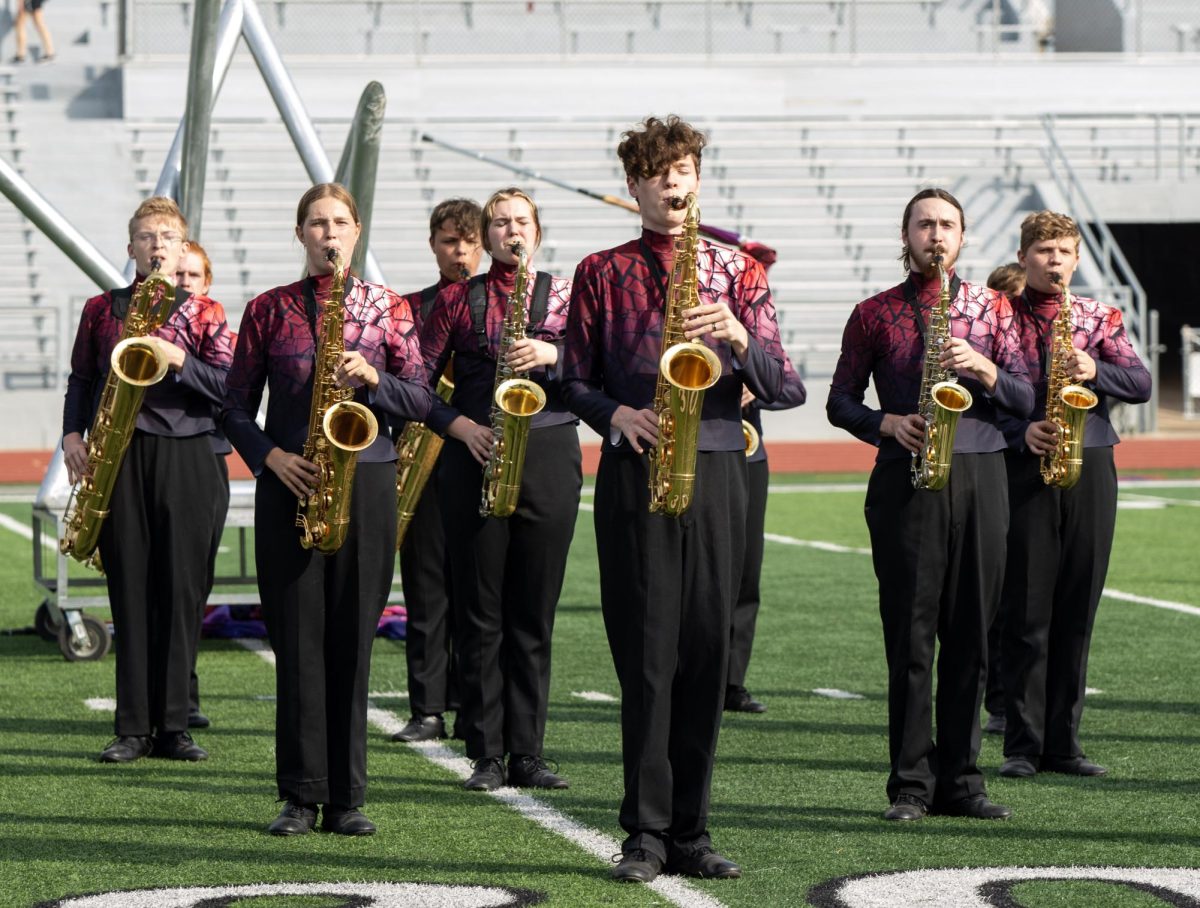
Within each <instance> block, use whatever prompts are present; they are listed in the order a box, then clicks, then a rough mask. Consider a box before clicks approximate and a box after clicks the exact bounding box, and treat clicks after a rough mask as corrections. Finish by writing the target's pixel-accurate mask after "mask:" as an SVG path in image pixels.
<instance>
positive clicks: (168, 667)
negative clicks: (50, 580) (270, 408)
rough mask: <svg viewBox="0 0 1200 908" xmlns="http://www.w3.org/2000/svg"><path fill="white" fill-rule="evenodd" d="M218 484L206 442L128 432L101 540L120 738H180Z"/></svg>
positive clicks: (184, 726)
mask: <svg viewBox="0 0 1200 908" xmlns="http://www.w3.org/2000/svg"><path fill="white" fill-rule="evenodd" d="M220 484H221V481H220V474H219V473H218V472H217V464H216V461H215V460H214V459H213V453H212V446H211V445H210V444H209V441H208V436H207V435H197V436H194V437H191V438H168V437H164V436H158V435H150V434H147V433H144V432H140V431H137V432H134V435H133V439H132V441H131V442H130V445H129V450H128V451H127V452H126V454H125V462H124V463H123V464H122V466H121V471H120V473H119V474H118V476H117V480H116V483H115V484H114V486H113V494H112V501H111V512H110V513H109V515H108V518H107V519H106V520H105V521H104V526H103V528H102V529H101V531H100V557H101V558H102V559H103V562H104V571H105V579H106V581H107V583H108V597H109V602H110V605H111V606H112V615H113V627H114V630H115V638H116V641H115V642H116V655H117V659H116V663H117V666H116V672H117V712H116V722H115V730H116V733H117V734H118V735H122V736H124V735H150V734H154V733H170V732H180V731H185V730H186V729H187V715H188V679H189V675H190V672H191V667H192V653H193V652H194V650H195V647H196V636H197V634H198V633H199V624H198V623H197V621H196V614H197V613H198V612H199V611H200V609H201V608H203V603H204V598H205V595H206V589H207V577H208V552H209V549H210V547H211V545H212V534H213V523H214V521H215V519H216V511H215V508H214V507H213V502H214V501H215V500H216V498H217V497H218V495H219V487H220Z"/></svg>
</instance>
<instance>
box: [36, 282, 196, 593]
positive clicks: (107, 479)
mask: <svg viewBox="0 0 1200 908" xmlns="http://www.w3.org/2000/svg"><path fill="white" fill-rule="evenodd" d="M160 267H161V262H160V261H159V260H158V259H153V260H152V261H151V273H150V276H149V277H147V278H146V279H145V280H144V281H142V283H141V284H139V285H138V289H137V292H136V293H135V294H134V295H133V298H132V299H131V300H130V303H129V312H128V313H127V314H126V315H125V324H124V327H123V328H122V330H121V340H120V341H119V342H118V343H117V345H116V347H114V348H113V352H112V357H111V358H110V360H109V364H110V368H109V371H108V377H107V378H106V379H105V381H104V391H103V392H102V393H101V395H100V405H99V406H98V407H97V409H96V415H95V417H94V418H93V419H92V427H91V429H90V430H89V431H88V462H87V467H86V468H85V470H84V473H83V476H82V477H80V479H79V482H78V483H76V485H75V488H74V489H73V490H72V491H71V499H70V501H69V502H68V504H67V511H66V514H65V515H64V517H63V534H62V538H61V539H59V541H58V547H59V550H60V551H61V552H63V553H64V554H66V555H70V556H71V557H72V558H74V559H76V560H77V561H82V562H83V563H84V564H86V565H87V566H88V567H92V568H95V569H96V570H98V571H99V570H103V569H102V566H101V564H100V552H99V551H97V545H98V544H99V542H100V527H101V526H103V524H104V518H106V517H107V516H108V505H109V501H110V500H111V499H112V491H113V486H114V484H115V483H116V481H117V474H118V473H120V472H121V463H122V461H124V459H125V452H126V450H128V448H129V442H130V441H131V440H132V439H133V430H134V425H135V424H136V422H137V415H138V411H139V410H140V409H141V408H142V400H143V398H145V396H146V389H147V388H148V387H150V386H151V385H153V384H157V383H158V382H160V381H162V378H163V376H164V375H166V374H167V359H166V357H165V356H163V355H162V354H161V353H160V352H159V351H158V349H157V348H156V347H155V346H154V345H153V344H151V343H149V342H147V341H146V336H147V335H148V334H150V333H151V332H152V331H155V330H157V329H158V328H160V327H162V324H163V322H164V321H166V317H167V313H168V312H169V310H170V307H171V301H172V300H173V299H174V298H175V285H174V284H172V283H171V281H170V279H169V278H168V277H167V276H166V275H164V274H163V273H162V272H161V271H160V270H159V268H160Z"/></svg>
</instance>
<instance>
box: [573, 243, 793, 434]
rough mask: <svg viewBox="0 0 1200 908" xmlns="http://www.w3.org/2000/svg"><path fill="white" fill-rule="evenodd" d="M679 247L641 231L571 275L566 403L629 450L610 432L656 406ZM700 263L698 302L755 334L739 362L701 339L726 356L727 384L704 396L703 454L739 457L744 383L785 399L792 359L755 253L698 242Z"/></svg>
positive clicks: (726, 348)
mask: <svg viewBox="0 0 1200 908" xmlns="http://www.w3.org/2000/svg"><path fill="white" fill-rule="evenodd" d="M674 242H675V238H674V237H673V236H669V235H667V234H661V233H655V232H654V231H651V230H643V231H642V236H641V238H640V239H635V240H630V241H629V242H628V243H624V244H622V245H620V246H617V247H616V248H615V249H608V250H605V251H604V252H596V253H593V254H592V255H589V256H588V257H587V258H585V259H584V260H583V261H582V262H580V263H579V266H578V267H577V268H576V269H575V280H574V288H575V297H574V301H573V303H572V306H571V317H570V318H569V319H568V321H567V345H566V350H565V354H566V355H565V359H564V362H563V388H564V392H565V393H566V396H567V404H568V406H570V408H571V409H572V410H574V411H575V412H576V413H578V414H579V416H580V417H582V418H583V420H584V422H586V423H587V424H588V425H589V426H591V427H592V428H593V429H595V430H596V432H598V433H599V434H600V436H601V437H602V438H604V439H606V440H607V441H609V442H610V443H615V444H616V445H617V446H618V447H619V448H621V449H623V450H631V448H630V447H629V442H628V441H627V440H626V439H625V438H624V437H623V436H620V437H619V438H618V439H616V441H615V442H614V440H613V439H612V437H611V434H610V431H611V422H612V415H613V413H614V412H615V411H616V409H617V407H618V406H621V405H624V406H628V407H633V408H634V409H636V410H642V409H649V408H650V407H652V406H653V405H654V390H655V386H656V385H657V383H658V361H659V359H660V357H661V356H662V352H663V351H662V349H661V348H662V331H663V309H664V307H665V303H666V297H665V293H666V289H667V288H666V284H667V282H668V281H669V280H670V275H671V264H672V259H673V256H674ZM647 256H649V257H652V258H653V259H654V261H655V262H656V263H657V265H656V266H655V265H652V264H651V262H650V261H649V260H648V258H647ZM696 259H697V262H696V279H697V290H698V293H699V297H700V302H701V303H702V304H705V303H717V302H723V303H725V304H726V305H728V306H729V309H730V311H731V312H732V313H733V314H734V316H735V317H736V318H737V319H738V320H739V321H740V322H741V323H742V324H743V325H744V326H745V327H746V330H747V332H748V334H749V345H748V348H747V351H746V357H745V361H744V362H742V363H739V362H737V361H736V360H735V359H734V357H733V350H732V348H731V347H730V345H729V344H728V343H726V342H722V341H712V340H710V339H709V338H707V337H704V338H701V340H702V342H703V343H705V344H706V345H707V346H709V347H712V348H713V350H714V351H716V354H717V356H718V357H719V358H720V360H721V377H720V379H718V380H717V383H716V384H715V385H713V386H712V387H711V388H709V389H708V390H707V391H706V392H705V393H704V406H703V409H702V410H701V422H700V437H699V442H698V444H697V448H698V449H699V450H701V451H740V450H742V449H743V447H744V442H743V440H742V417H741V394H742V384H743V383H745V385H746V386H747V387H749V388H750V390H751V391H752V392H753V393H754V396H755V397H757V398H758V399H759V400H761V401H765V402H767V403H772V402H774V401H776V400H778V399H779V397H780V395H781V393H782V392H783V384H784V367H783V362H784V360H785V359H786V357H785V355H784V352H783V347H782V346H781V345H780V343H779V326H778V325H777V324H776V321H775V305H774V303H773V302H772V301H771V291H770V289H769V288H768V286H767V275H766V272H765V271H763V268H762V266H761V265H760V264H759V263H758V262H756V261H755V260H754V259H752V258H750V257H749V256H747V255H744V254H742V253H740V252H737V251H735V250H732V249H727V248H725V247H724V246H716V245H713V244H711V243H708V242H707V241H704V240H701V241H700V243H699V248H698V250H697V254H696ZM606 449H607V446H606Z"/></svg>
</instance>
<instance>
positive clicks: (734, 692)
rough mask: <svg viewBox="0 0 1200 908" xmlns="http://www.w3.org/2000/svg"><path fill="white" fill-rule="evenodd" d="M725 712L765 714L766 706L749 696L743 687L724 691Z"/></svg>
mask: <svg viewBox="0 0 1200 908" xmlns="http://www.w3.org/2000/svg"><path fill="white" fill-rule="evenodd" d="M725 711H726V712H730V713H765V712H766V711H767V705H766V704H765V703H760V702H759V701H757V700H755V699H754V698H753V697H752V696H750V691H748V690H746V688H744V687H729V688H726V689H725Z"/></svg>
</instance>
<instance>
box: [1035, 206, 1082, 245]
mask: <svg viewBox="0 0 1200 908" xmlns="http://www.w3.org/2000/svg"><path fill="white" fill-rule="evenodd" d="M1061 237H1071V238H1072V239H1074V240H1075V251H1076V252H1079V243H1080V240H1082V239H1083V234H1081V233H1080V232H1079V225H1078V224H1076V223H1075V219H1074V218H1072V217H1070V216H1068V215H1065V214H1059V213H1058V212H1057V211H1035V212H1034V213H1033V214H1030V215H1026V217H1025V220H1023V221H1022V222H1021V251H1022V252H1028V251H1029V247H1030V246H1032V245H1033V244H1034V243H1036V242H1039V241H1040V240H1057V239H1060V238H1061Z"/></svg>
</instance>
